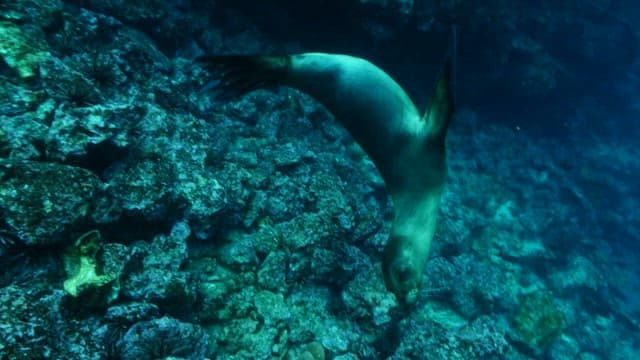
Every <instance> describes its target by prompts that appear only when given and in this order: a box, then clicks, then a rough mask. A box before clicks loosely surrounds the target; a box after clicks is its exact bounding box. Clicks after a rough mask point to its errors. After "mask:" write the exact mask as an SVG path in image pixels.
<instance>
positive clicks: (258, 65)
mask: <svg viewBox="0 0 640 360" xmlns="http://www.w3.org/2000/svg"><path fill="white" fill-rule="evenodd" d="M195 60H196V61H197V62H199V63H201V64H202V65H203V67H204V68H206V69H207V70H209V71H211V72H212V80H211V81H208V82H207V83H206V84H205V85H204V86H203V89H202V90H203V91H208V90H212V89H213V90H214V94H215V96H216V97H217V98H219V99H222V100H228V99H231V98H235V97H239V96H242V95H244V94H246V93H248V92H251V91H253V90H256V89H260V88H265V87H270V86H275V85H278V84H280V83H281V81H282V80H283V79H284V77H285V76H286V74H287V69H288V67H289V63H290V58H289V56H269V55H214V56H199V57H197V58H196V59H195Z"/></svg>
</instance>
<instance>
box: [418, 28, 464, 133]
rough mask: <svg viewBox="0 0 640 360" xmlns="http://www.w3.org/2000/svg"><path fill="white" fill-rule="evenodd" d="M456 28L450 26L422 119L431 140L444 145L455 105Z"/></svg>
mask: <svg viewBox="0 0 640 360" xmlns="http://www.w3.org/2000/svg"><path fill="white" fill-rule="evenodd" d="M456 42H457V39H456V28H455V26H454V27H452V28H451V45H450V48H449V51H448V52H447V55H446V58H445V62H444V66H443V67H442V69H441V70H440V74H439V75H438V79H437V81H436V84H435V86H434V87H433V90H432V91H431V95H430V96H429V103H428V105H427V110H426V111H425V113H424V115H423V116H422V119H423V120H424V121H426V122H427V126H428V128H429V133H430V134H431V135H432V137H433V138H432V141H431V142H430V143H433V141H434V140H438V141H437V142H438V143H441V144H442V145H444V141H445V137H446V135H447V129H448V128H449V123H450V122H451V118H452V117H453V113H454V111H455V107H456V97H455V90H456Z"/></svg>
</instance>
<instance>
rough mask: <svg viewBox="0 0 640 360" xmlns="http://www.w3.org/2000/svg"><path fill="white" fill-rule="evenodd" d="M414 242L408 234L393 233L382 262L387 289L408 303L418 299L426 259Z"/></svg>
mask: <svg viewBox="0 0 640 360" xmlns="http://www.w3.org/2000/svg"><path fill="white" fill-rule="evenodd" d="M413 243H414V241H412V240H411V239H408V238H407V237H406V236H399V235H391V236H390V238H389V242H388V243H387V248H386V249H385V256H384V260H383V262H382V272H383V274H384V281H385V284H386V286H387V289H389V290H390V291H391V292H393V293H394V294H395V295H396V297H398V300H400V301H401V302H404V303H406V304H412V303H414V302H415V301H416V299H417V296H418V290H419V289H420V283H421V282H422V273H423V271H424V259H422V258H421V257H420V255H421V254H416V253H415V251H414V249H413V246H412V244H413Z"/></svg>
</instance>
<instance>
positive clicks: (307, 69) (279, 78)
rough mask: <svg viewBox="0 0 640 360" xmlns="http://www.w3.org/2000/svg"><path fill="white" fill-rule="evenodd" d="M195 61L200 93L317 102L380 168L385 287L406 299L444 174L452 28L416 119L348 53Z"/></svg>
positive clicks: (384, 80)
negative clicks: (207, 73)
mask: <svg viewBox="0 0 640 360" xmlns="http://www.w3.org/2000/svg"><path fill="white" fill-rule="evenodd" d="M196 61H198V62H199V63H201V64H203V65H204V66H205V67H206V68H209V69H210V70H213V71H212V73H213V74H214V81H213V82H212V83H211V86H208V88H211V87H213V88H214V89H215V91H217V92H218V94H219V96H222V97H234V96H239V95H242V94H245V93H247V92H250V91H252V90H255V89H257V88H263V87H267V86H270V85H284V86H289V87H292V88H295V89H298V90H300V91H302V92H305V93H307V94H309V95H311V96H312V97H313V98H315V99H316V100H318V101H319V102H320V103H322V104H323V105H324V106H325V107H326V108H327V109H328V110H329V111H330V112H331V113H332V114H333V115H334V116H335V117H336V119H337V120H338V121H339V122H340V123H341V124H342V125H343V126H345V127H346V128H347V130H348V131H349V132H350V133H351V135H352V136H353V137H354V138H355V140H356V141H357V142H358V144H360V146H361V147H362V148H363V149H364V151H365V152H366V153H367V154H368V155H369V156H370V157H371V159H372V160H373V162H374V164H375V165H376V167H377V168H378V170H379V171H380V174H381V176H382V178H383V179H384V182H385V184H386V186H387V189H388V191H389V193H390V195H391V199H392V202H393V207H394V210H395V218H394V221H393V224H392V227H391V234H390V238H389V242H388V244H387V246H386V249H385V253H384V260H383V273H384V278H385V283H386V285H387V288H388V289H389V290H391V291H392V292H393V293H395V294H396V296H397V297H398V298H399V299H400V300H403V301H405V302H408V303H411V302H413V301H414V300H415V298H416V295H417V290H418V289H419V286H420V283H421V279H422V274H423V272H424V268H425V265H426V262H427V258H428V255H429V248H430V246H431V239H432V238H433V236H434V232H435V226H436V215H437V213H438V204H439V202H440V196H441V194H442V191H443V188H444V184H445V178H446V174H447V162H446V151H445V137H446V134H447V128H448V126H449V123H450V121H451V118H452V116H453V112H454V108H455V104H454V87H455V86H454V84H455V73H454V70H455V31H454V32H453V36H452V46H451V48H450V51H449V52H448V54H447V56H446V60H445V64H444V67H443V68H442V70H441V72H440V74H439V76H438V79H437V81H436V84H435V86H434V88H433V90H432V93H431V97H430V99H429V104H428V107H427V110H426V112H425V113H424V115H421V114H420V113H419V112H418V110H417V109H416V106H415V105H414V104H413V102H412V101H411V99H410V98H409V96H408V95H407V93H406V92H405V91H404V90H403V89H402V87H400V85H398V83H396V82H395V81H394V80H393V79H392V78H391V77H390V76H389V75H387V73H385V72H384V71H383V70H381V69H380V68H378V67H377V66H375V65H373V64H372V63H370V62H369V61H367V60H364V59H361V58H357V57H353V56H348V55H338V54H326V53H303V54H297V55H286V56H263V55H247V56H243V55H230V56H201V57H198V58H197V59H196Z"/></svg>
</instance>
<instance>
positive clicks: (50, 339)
mask: <svg viewBox="0 0 640 360" xmlns="http://www.w3.org/2000/svg"><path fill="white" fill-rule="evenodd" d="M604 3H607V4H608V2H604ZM247 4H248V2H246V1H239V2H237V4H235V6H233V5H232V4H228V3H227V2H226V1H217V2H208V3H207V5H203V3H198V2H189V1H173V2H164V1H153V0H151V1H138V2H128V1H123V0H111V1H93V0H87V1H61V0H40V1H39V0H24V1H4V2H2V3H0V216H1V217H0V265H1V266H2V268H3V271H2V273H0V359H3V360H4V359H43V358H49V359H138V360H140V359H159V358H168V357H171V358H185V359H205V358H209V359H271V358H284V359H309V360H312V359H315V360H319V359H340V360H345V359H381V358H390V359H534V358H544V359H554V360H555V359H557V360H560V359H584V360H587V359H589V360H592V359H593V360H595V359H620V360H622V359H633V358H640V338H639V336H638V333H640V321H639V320H638V319H639V318H640V299H639V298H638V294H637V291H636V289H637V288H638V286H639V285H640V280H639V279H638V270H637V268H638V266H637V263H638V259H637V257H638V255H637V254H638V250H639V246H638V245H637V244H638V240H639V239H638V235H637V234H638V233H639V232H640V223H639V220H638V219H640V213H639V211H640V210H638V209H640V206H639V204H638V199H639V198H640V194H639V190H638V189H637V187H636V186H634V181H636V182H637V178H638V174H639V173H640V160H639V159H640V156H639V155H640V154H639V152H640V151H639V150H638V148H637V146H633V145H632V144H631V143H629V144H627V143H624V142H621V141H619V140H618V138H616V137H615V135H616V130H615V126H614V125H615V124H614V123H612V122H611V121H608V122H605V121H602V122H601V124H599V125H598V126H599V127H596V128H598V129H600V130H602V129H604V130H602V131H599V132H597V133H596V132H593V131H590V130H592V129H593V127H591V125H590V121H591V120H590V119H592V118H593V117H598V116H602V115H603V112H604V110H603V105H602V104H601V103H598V102H593V101H591V100H592V99H593V98H594V97H597V96H596V95H594V94H593V93H588V92H587V93H585V94H582V95H575V94H574V95H572V97H571V99H572V101H575V103H576V104H587V105H588V106H587V105H584V106H582V105H580V106H577V107H579V108H580V111H574V113H573V117H570V118H568V117H566V114H564V115H563V116H565V118H566V119H567V120H566V121H567V124H562V127H563V128H567V127H568V128H570V129H571V131H570V132H569V135H567V136H564V137H562V138H557V137H541V136H533V135H532V133H531V132H527V131H526V130H527V129H526V128H527V127H528V126H529V124H528V123H527V122H526V121H525V120H522V121H517V120H511V121H498V120H494V119H493V118H492V116H496V114H497V113H499V111H498V110H499V109H500V104H501V102H502V101H504V98H499V99H497V100H496V101H495V105H493V106H488V108H481V106H479V105H477V104H476V102H477V103H481V102H483V101H485V102H486V99H489V98H491V96H490V95H487V93H491V91H489V90H487V88H486V87H485V85H486V84H488V83H489V81H488V80H489V79H490V80H491V81H492V82H491V84H496V83H498V84H502V85H495V86H494V85H492V86H494V88H492V89H493V90H492V91H497V90H496V89H503V90H505V89H506V90H505V91H508V92H509V94H510V96H511V98H512V99H529V98H531V99H533V100H531V101H537V102H544V99H547V98H545V97H544V96H548V95H549V94H554V93H556V92H557V91H558V90H562V89H567V88H570V87H572V86H573V87H580V86H588V85H589V84H591V83H590V82H591V81H594V82H597V79H592V78H589V79H580V81H577V80H575V79H576V76H575V73H574V74H572V73H571V69H575V67H571V66H570V65H571V61H572V60H573V58H572V57H571V56H565V57H563V56H558V57H557V58H556V57H554V54H555V52H554V48H553V46H546V44H547V42H546V39H548V38H550V37H552V34H554V31H552V30H554V29H555V31H557V28H558V27H559V26H561V25H564V26H566V27H568V28H571V29H573V28H572V27H570V26H568V25H567V24H574V23H579V21H578V20H567V18H566V16H565V17H563V15H565V14H567V13H572V12H573V11H578V10H580V9H578V10H576V9H573V8H571V7H570V6H568V5H567V6H566V8H562V7H561V6H560V5H548V4H547V5H546V7H545V6H543V7H541V8H537V7H536V8H535V10H537V12H535V11H530V12H524V11H520V10H517V9H516V8H514V7H513V6H509V5H508V4H507V3H506V2H504V4H503V2H502V1H491V2H487V5H485V6H482V7H479V8H466V7H465V5H463V4H462V2H457V1H451V2H437V3H436V2H434V3H433V4H438V5H437V6H436V5H433V4H431V3H430V2H419V1H415V2H414V1H364V0H360V1H345V2H344V4H349V5H348V6H345V5H343V6H344V7H341V8H340V9H342V10H344V11H345V12H347V11H348V12H349V14H353V13H354V12H357V13H358V14H359V15H360V16H361V17H360V18H359V20H358V21H355V20H354V23H357V24H358V26H356V28H357V31H356V30H354V31H353V33H351V34H337V33H336V34H333V35H339V36H336V37H342V38H343V39H341V40H340V41H344V42H349V41H351V42H354V43H355V41H354V36H355V35H354V34H367V36H369V37H368V40H367V41H369V44H370V46H371V48H372V50H371V52H372V56H373V57H378V58H379V59H380V60H381V62H382V63H390V62H391V60H390V58H388V57H384V56H382V57H381V55H380V54H379V53H378V54H376V50H375V49H381V48H385V47H386V49H387V50H388V49H389V48H388V46H389V42H393V39H394V36H400V35H398V34H396V32H397V31H398V30H397V29H399V28H402V29H404V30H403V31H408V30H406V28H408V27H415V28H416V29H417V30H416V31H418V32H419V33H424V34H425V36H426V37H433V38H436V37H440V38H443V39H444V38H446V25H445V24H446V22H447V20H448V19H449V20H450V18H451V16H452V14H456V15H457V19H458V22H459V23H460V30H459V31H460V32H461V33H463V34H464V33H465V30H466V33H467V34H469V33H473V31H471V30H470V29H476V30H474V31H477V29H480V28H482V27H483V26H489V25H487V24H494V25H495V27H494V28H490V29H489V30H487V31H486V32H484V33H483V32H478V31H477V33H479V34H480V33H481V34H484V35H478V36H477V37H475V39H483V36H484V37H485V38H491V39H498V40H495V41H494V42H492V43H491V44H492V45H493V46H494V47H495V49H496V50H495V51H492V52H491V55H492V56H494V57H488V56H487V54H485V53H480V54H479V55H478V61H479V62H480V63H482V64H485V65H486V66H489V65H487V64H494V65H495V67H494V68H491V69H492V71H487V72H484V73H481V74H476V77H471V76H470V77H468V78H466V79H465V77H464V74H465V72H464V71H461V73H460V76H459V80H458V81H459V84H460V88H461V97H460V109H459V111H458V113H457V116H456V118H455V121H454V123H453V125H452V128H451V129H450V131H449V135H448V140H447V141H448V142H447V146H448V149H449V168H450V174H449V178H448V183H447V189H446V193H445V194H444V197H443V201H442V205H441V209H440V222H439V228H438V231H437V235H436V239H435V240H434V245H433V248H432V251H431V256H430V260H429V263H428V266H427V270H426V273H425V277H424V284H423V286H422V290H421V293H420V295H419V296H418V301H417V303H416V304H415V305H414V306H412V307H411V308H406V307H404V306H401V304H399V303H398V301H397V300H396V298H395V296H394V295H393V294H392V293H390V292H388V291H387V290H386V288H385V286H384V282H383V280H382V273H381V268H380V261H381V253H382V249H383V248H384V245H385V243H386V241H387V237H388V233H389V225H390V220H391V219H392V216H393V209H392V206H391V202H390V199H389V197H388V195H387V193H386V191H385V188H384V183H383V182H382V180H381V179H380V177H379V175H378V173H377V171H376V169H375V167H374V165H373V164H372V162H371V161H370V160H368V159H367V157H366V155H365V154H364V153H363V152H362V150H361V149H360V148H359V147H358V146H357V145H356V144H355V143H354V141H353V140H352V139H351V137H350V136H349V135H348V133H347V132H346V131H345V130H344V129H343V128H341V127H340V126H339V124H338V123H337V122H336V121H335V120H334V119H333V117H332V116H331V115H330V114H329V113H328V112H327V111H326V110H325V109H324V108H322V107H321V106H320V105H318V103H316V102H315V101H314V100H312V99H311V98H309V97H307V96H305V95H303V94H301V93H299V92H297V91H294V90H291V89H276V90H269V91H267V90H260V91H256V92H253V93H251V94H249V95H248V96H245V97H243V98H241V99H237V100H235V101H231V102H220V101H217V100H215V99H213V98H212V97H211V96H209V95H208V94H206V93H201V92H200V91H199V88H200V86H201V85H202V84H203V83H204V82H206V77H207V74H206V73H205V72H204V71H203V70H202V69H201V68H199V67H198V66H197V65H194V64H193V63H192V59H193V58H194V57H195V56H197V55H201V54H203V53H231V52H243V53H255V52H274V51H282V50H283V49H284V50H287V51H294V50H298V51H300V50H303V49H307V48H309V47H310V46H306V45H305V44H304V43H295V42H291V41H282V39H281V38H282V36H283V35H282V33H283V32H284V30H282V29H279V30H278V29H275V28H274V25H273V23H277V22H278V21H280V22H281V23H280V25H281V26H284V27H286V26H287V25H292V24H293V25H299V24H298V22H300V21H302V20H303V19H302V20H301V19H295V18H291V19H289V20H288V21H289V22H288V23H287V22H286V20H287V15H288V14H300V13H301V10H300V9H299V8H298V7H299V5H295V4H288V3H287V2H286V1H274V2H273V4H270V7H269V9H271V11H272V12H271V13H267V12H263V16H264V18H265V19H266V20H265V19H262V20H260V19H258V18H257V16H256V11H255V9H254V11H253V12H251V11H247ZM249 4H250V3H249ZM429 4H431V6H428V5H429ZM307 5H308V7H309V8H311V9H314V8H323V3H322V2H320V1H310V2H309V4H307ZM325 5H326V4H325ZM262 6H264V5H262ZM326 6H329V5H326ZM336 6H337V5H336ZM467 6H468V5H467ZM554 6H555V7H554ZM575 6H578V5H575ZM581 6H582V7H583V8H588V9H587V10H585V11H586V12H587V13H589V14H591V13H590V12H589V11H593V10H592V9H591V8H590V7H593V6H595V5H593V4H591V2H584V3H583V5H581ZM602 6H604V5H602ZM256 8H258V7H257V6H256ZM552 10H553V11H552ZM561 10H562V11H561ZM596 10H598V9H596ZM287 11H290V13H287ZM578 12H579V11H578ZM302 13H304V12H302ZM471 15H473V16H471ZM543 15H545V16H543ZM532 19H534V20H536V21H534V23H535V26H536V29H538V30H539V32H538V34H540V35H539V36H538V38H537V39H536V40H537V41H539V42H537V41H534V40H533V39H532V37H531V36H528V35H527V33H526V32H523V31H522V32H521V31H520V29H521V26H523V25H522V24H529V25H530V24H531V22H532V21H533V20H532ZM563 19H564V20H563ZM576 19H579V18H576ZM585 19H586V20H585ZM594 19H596V20H597V19H599V18H595V17H589V16H587V17H585V18H583V19H582V20H583V22H582V24H586V25H584V26H586V27H588V28H590V27H589V25H593V29H592V32H590V33H585V34H583V38H581V39H577V40H576V42H575V44H574V46H575V49H568V50H567V51H569V52H571V54H572V56H580V54H582V55H584V54H587V55H588V54H591V57H588V56H587V57H584V58H583V62H584V63H582V64H581V66H584V67H586V66H588V65H594V64H595V65H598V61H603V62H606V61H607V60H603V59H601V58H600V57H599V56H600V55H601V56H604V55H605V54H600V53H599V52H597V51H595V50H594V49H601V48H600V47H598V45H602V44H603V43H606V44H607V45H608V46H609V47H610V50H611V52H612V53H614V52H616V51H618V50H619V48H625V46H623V45H621V44H619V43H618V42H616V41H611V40H606V39H610V38H607V37H606V36H605V33H607V34H609V35H611V34H615V32H616V31H618V32H624V30H625V29H626V27H625V26H624V25H620V24H619V23H612V24H611V26H610V27H609V28H607V27H602V28H598V27H596V26H595V25H594V24H601V23H600V22H598V21H596V20H594ZM607 19H608V18H607ZM589 21H591V23H589ZM399 24H404V25H402V27H401V25H399ZM622 24H624V23H622ZM621 28H622V30H621ZM274 29H275V30H274ZM289 29H290V28H289ZM339 29H343V28H342V27H339ZM636 32H637V31H636ZM498 33H499V34H502V35H501V36H496V37H490V35H491V34H498ZM632 35H633V34H632ZM301 36H303V35H301ZM304 36H309V43H311V44H314V45H313V46H318V44H319V43H321V41H326V39H328V38H331V37H332V33H331V32H330V31H328V32H327V33H326V34H322V35H321V36H317V37H313V36H310V35H308V34H307V35H304ZM465 36H466V37H467V39H469V38H470V37H471V36H469V35H462V36H461V42H462V41H464V39H465ZM614 38H615V39H618V38H617V37H614ZM387 39H392V40H387ZM507 39H509V41H507ZM601 39H605V40H601ZM623 40H624V39H623ZM623 40H620V39H618V40H617V41H620V42H622V41H623ZM635 40H636V41H637V38H636V39H635ZM598 41H600V42H598ZM343 46H345V44H344V43H341V42H337V43H336V44H335V47H336V48H338V49H339V48H340V47H343ZM327 47H329V45H327ZM354 47H356V48H358V49H357V50H356V52H360V54H361V55H365V54H363V53H362V52H363V51H364V50H362V48H363V47H365V46H364V45H362V44H360V45H354ZM463 47H464V43H462V44H461V48H463ZM441 48H442V49H444V46H442V47H441ZM590 49H591V51H593V53H589V51H590ZM325 50H327V51H329V50H331V48H328V49H325ZM469 51H470V50H468V48H467V50H463V51H462V52H461V55H462V59H461V63H462V64H461V66H462V67H463V68H464V63H465V61H466V62H469V60H465V59H464V55H465V53H467V54H468V52H469ZM441 52H442V51H441ZM441 52H440V53H441ZM509 54H510V55H511V57H509V56H508V55H509ZM576 54H577V55H576ZM432 55H433V54H432ZM561 55H562V54H561ZM606 55H607V56H609V57H610V58H612V59H614V60H615V61H614V60H611V61H614V62H615V64H617V65H620V64H623V63H624V64H627V63H633V61H629V60H628V59H627V58H626V57H628V56H630V55H628V54H626V53H625V54H622V55H620V56H614V55H613V54H606ZM416 56H417V57H418V59H421V56H425V55H424V54H422V55H421V54H417V55H416ZM505 56H506V57H505ZM434 58H435V59H436V60H434V62H437V59H439V58H441V57H440V54H436V55H434ZM412 59H413V60H414V61H418V60H416V59H415V58H413V57H410V56H409V57H407V58H406V59H403V60H402V61H399V62H398V63H397V64H396V66H399V65H398V64H404V63H408V62H411V61H412ZM498 60H500V61H503V63H499V62H496V61H498ZM507 63H510V64H511V65H513V66H509V67H508V68H509V70H508V71H507V70H505V71H502V72H500V71H498V69H500V68H501V67H504V65H505V64H507ZM585 64H587V65H585ZM430 69H431V68H430ZM433 69H436V68H435V67H433ZM468 69H469V68H468V67H467V70H468ZM567 69H569V70H567ZM434 71H435V70H434ZM632 71H633V68H629V67H626V68H625V70H624V71H623V70H622V69H620V68H616V69H613V70H611V71H610V72H608V73H607V76H612V75H611V74H615V73H617V72H619V73H629V72H632ZM401 72H402V71H400V78H403V75H402V74H401ZM515 75H517V76H515ZM482 76H486V77H484V78H483V77H482ZM518 76H519V77H518ZM571 79H573V80H575V81H573V82H571V81H570V80H571ZM568 84H572V85H568ZM634 86H635V85H633V82H629V83H624V82H619V83H618V84H617V87H616V89H617V90H616V91H620V92H623V91H627V92H628V91H630V90H629V89H633V87H634ZM409 88H411V86H410V87H409ZM600 90H602V89H600ZM474 92H477V93H484V95H483V96H484V97H483V98H481V100H478V98H473V96H472V94H473V93H474ZM421 95H422V94H421ZM527 96H529V98H528V97H527ZM580 96H582V97H580ZM494 97H495V96H494ZM511 98H510V99H511ZM465 99H469V101H468V102H466V103H465V101H464V100H465ZM474 99H475V100H474ZM474 101H475V102H474ZM514 101H516V100H514ZM521 101H522V100H521ZM558 103H559V102H557V101H556V102H550V104H549V107H550V108H551V109H554V108H556V107H557V106H558ZM589 104H590V105H589ZM629 106H631V105H629ZM516 107H517V106H515V105H511V106H510V107H509V111H511V112H512V113H511V114H513V115H511V117H515V118H517V117H518V116H519V115H518V113H517V112H513V111H514V109H513V108H516ZM555 121H557V120H547V121H546V122H544V121H543V123H544V126H545V127H548V126H550V124H553V123H554V122H555ZM602 123H604V124H602ZM514 124H518V126H514ZM612 128H614V129H612ZM605 130H606V131H605ZM634 179H635V180H634Z"/></svg>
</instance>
